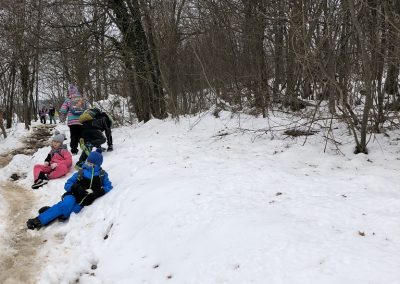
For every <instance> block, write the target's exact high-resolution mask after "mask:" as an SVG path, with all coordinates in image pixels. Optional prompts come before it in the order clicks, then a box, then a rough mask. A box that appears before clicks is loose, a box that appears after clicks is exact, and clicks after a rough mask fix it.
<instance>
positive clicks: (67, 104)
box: [59, 99, 69, 114]
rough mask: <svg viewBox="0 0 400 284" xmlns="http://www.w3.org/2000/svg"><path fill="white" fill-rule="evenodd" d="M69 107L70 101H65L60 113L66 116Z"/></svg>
mask: <svg viewBox="0 0 400 284" xmlns="http://www.w3.org/2000/svg"><path fill="white" fill-rule="evenodd" d="M68 106H69V100H68V99H67V100H65V101H64V103H63V104H62V106H61V108H60V110H59V112H60V113H62V114H66V113H67V112H68Z"/></svg>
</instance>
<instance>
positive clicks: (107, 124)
mask: <svg viewBox="0 0 400 284" xmlns="http://www.w3.org/2000/svg"><path fill="white" fill-rule="evenodd" d="M79 121H80V122H81V123H82V137H83V140H82V139H81V141H80V147H81V149H82V154H81V156H80V157H79V161H78V162H77V163H76V165H75V169H77V170H78V169H80V168H81V167H82V164H83V163H84V162H85V160H86V158H87V156H88V155H89V153H90V151H92V149H93V147H96V148H101V145H102V144H103V143H105V142H107V146H108V148H107V151H108V152H110V151H112V150H113V141H112V135H111V126H112V120H111V118H110V117H109V115H108V114H106V113H105V112H102V111H100V110H99V109H98V108H91V109H87V110H85V112H84V113H83V114H82V115H81V116H80V117H79ZM103 132H104V133H105V136H104V134H103Z"/></svg>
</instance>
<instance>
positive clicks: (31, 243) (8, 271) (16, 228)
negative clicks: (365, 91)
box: [0, 125, 54, 284]
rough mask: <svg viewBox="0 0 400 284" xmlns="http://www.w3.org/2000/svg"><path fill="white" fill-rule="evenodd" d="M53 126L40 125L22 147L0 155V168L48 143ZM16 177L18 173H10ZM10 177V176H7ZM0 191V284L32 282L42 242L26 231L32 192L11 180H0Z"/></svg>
mask: <svg viewBox="0 0 400 284" xmlns="http://www.w3.org/2000/svg"><path fill="white" fill-rule="evenodd" d="M53 128H54V126H49V125H40V126H37V127H35V128H33V132H32V133H31V134H30V135H29V136H27V137H25V138H24V139H23V141H22V142H23V143H24V146H23V147H21V148H18V149H15V150H13V151H10V153H7V154H5V155H1V156H0V168H2V167H5V166H6V165H7V164H8V163H9V162H10V161H11V160H12V157H13V156H15V155H17V154H25V155H32V154H33V153H35V152H36V151H37V150H38V149H39V148H42V147H45V146H48V145H49V138H50V136H51V135H52V130H53ZM13 179H18V175H16V176H13ZM11 180H12V179H11ZM0 191H1V195H2V197H3V199H4V200H5V202H6V203H7V211H8V212H7V215H6V216H7V217H6V218H4V220H2V221H3V222H5V232H6V234H4V235H2V236H0V242H1V244H2V247H4V248H5V249H4V250H2V251H0V283H7V284H11V283H35V276H36V275H37V272H38V268H39V267H40V261H39V260H38V259H37V248H38V247H39V246H40V245H41V244H42V243H43V240H42V239H41V237H40V236H39V234H35V233H33V232H30V231H29V232H28V230H27V228H26V221H27V219H28V218H31V217H32V216H31V214H32V206H33V205H34V204H35V202H36V200H35V195H34V192H33V191H32V190H31V189H30V188H22V187H21V186H19V185H18V184H17V183H15V182H13V181H3V182H1V183H0Z"/></svg>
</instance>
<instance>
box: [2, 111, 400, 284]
mask: <svg viewBox="0 0 400 284" xmlns="http://www.w3.org/2000/svg"><path fill="white" fill-rule="evenodd" d="M282 123H284V118H283V117H279V118H278V117H271V119H270V120H269V121H267V120H266V119H261V118H253V117H250V116H244V115H242V116H240V119H239V117H238V116H236V115H232V114H230V113H226V112H223V113H221V117H220V118H218V119H216V118H214V117H213V116H211V115H208V114H206V115H204V116H203V117H202V119H201V120H198V119H197V117H190V118H189V117H188V118H181V120H180V122H177V123H176V122H174V121H172V120H167V121H160V120H152V121H150V122H148V123H146V124H143V125H136V126H132V127H123V128H119V129H115V130H114V131H113V136H114V146H115V151H114V152H112V153H105V159H104V160H105V162H104V164H103V168H104V169H105V170H107V171H108V173H109V176H110V179H111V181H112V182H113V185H114V189H113V190H112V191H111V192H110V193H109V194H107V195H105V196H104V197H102V198H101V199H99V200H97V201H96V202H95V203H94V204H93V205H92V206H90V207H87V208H85V209H84V210H83V211H82V212H81V213H80V214H77V215H72V217H71V218H70V220H69V221H68V222H66V223H56V224H53V225H52V226H50V227H48V228H46V229H44V230H40V231H34V232H31V231H30V232H28V233H29V234H32V235H35V234H41V235H43V236H44V237H45V239H47V242H45V243H44V244H43V247H42V248H41V257H43V259H44V261H43V265H42V267H41V268H42V272H41V274H39V275H38V281H39V282H40V283H69V282H73V281H75V280H77V279H79V283H193V284H194V283H400V254H399V253H398V252H399V251H400V223H399V216H400V188H399V186H398V184H399V181H400V180H399V169H400V160H399V154H400V153H399V146H398V145H396V142H394V141H396V139H397V138H399V137H400V133H399V132H392V133H390V135H391V137H384V136H383V135H377V136H375V138H374V139H373V140H371V144H370V147H369V149H370V152H371V153H370V155H368V156H366V155H362V154H360V155H353V154H352V150H353V147H354V144H353V143H352V137H351V136H348V133H347V132H346V130H345V129H344V127H343V126H340V125H339V128H338V129H337V130H335V131H336V133H335V134H336V139H337V140H339V141H341V142H342V143H343V145H342V146H340V150H341V151H342V152H343V153H344V155H341V154H338V151H337V149H336V147H334V146H333V145H330V144H328V147H327V152H326V153H323V150H324V147H325V140H324V139H323V138H322V135H323V134H324V133H323V129H321V132H320V133H319V134H318V135H315V136H313V137H309V138H308V142H307V143H306V144H305V146H302V144H303V142H304V137H300V138H296V139H292V138H285V136H281V135H280V134H279V133H273V134H274V137H273V139H272V136H271V133H270V132H268V133H267V134H262V133H261V132H252V131H243V130H239V129H238V126H239V125H240V127H241V129H261V128H265V127H267V126H268V125H272V126H274V125H280V124H282ZM59 128H60V129H61V130H64V131H67V128H66V127H65V126H60V127H59ZM47 151H48V149H42V150H40V151H39V152H38V153H37V154H36V155H35V157H34V158H33V159H31V160H30V161H26V160H25V161H22V160H21V161H19V162H18V161H13V162H12V165H10V167H12V166H13V165H17V164H19V163H22V162H25V163H30V164H29V165H30V166H32V165H33V164H34V163H35V162H38V161H42V160H43V159H44V158H45V156H46V153H47ZM77 158H78V157H76V156H75V157H74V159H75V160H76V159H77ZM24 167H28V166H26V165H25V166H24ZM31 179H32V173H31V172H29V174H28V178H26V179H25V180H23V181H21V183H22V184H26V186H29V185H30V183H31V182H32V180H31ZM65 180H66V178H64V179H60V180H55V181H51V183H49V184H48V185H46V186H45V187H44V188H43V189H42V190H40V191H37V192H36V193H37V195H38V197H39V204H36V205H33V207H34V208H32V214H33V215H34V214H35V210H37V209H38V208H39V207H41V206H43V205H49V204H52V203H54V202H57V201H58V200H59V197H60V196H61V194H62V193H63V189H62V186H63V183H64V182H65Z"/></svg>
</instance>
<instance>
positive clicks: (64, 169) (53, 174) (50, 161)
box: [32, 132, 72, 189]
mask: <svg viewBox="0 0 400 284" xmlns="http://www.w3.org/2000/svg"><path fill="white" fill-rule="evenodd" d="M64 139H65V136H64V135H63V134H60V133H59V132H56V133H55V135H54V136H53V138H52V142H51V151H50V153H49V154H48V155H47V158H46V159H45V160H44V164H43V165H40V164H39V165H35V166H34V167H33V177H34V181H35V183H34V184H33V185H32V188H33V189H38V188H39V187H41V186H43V185H45V184H46V183H48V182H49V179H56V178H59V177H62V176H64V175H66V174H67V173H68V172H69V169H70V168H71V166H72V156H71V153H70V152H69V151H68V150H67V146H66V145H64V144H63V142H64Z"/></svg>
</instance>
